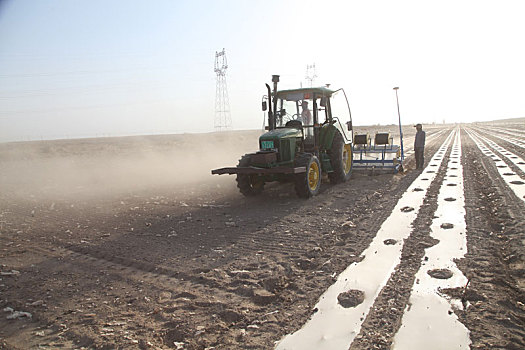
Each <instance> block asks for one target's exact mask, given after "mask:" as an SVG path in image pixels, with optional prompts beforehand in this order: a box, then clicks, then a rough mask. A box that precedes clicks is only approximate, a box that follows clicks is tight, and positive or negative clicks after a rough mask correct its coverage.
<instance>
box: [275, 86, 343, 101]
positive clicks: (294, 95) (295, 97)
mask: <svg viewBox="0 0 525 350" xmlns="http://www.w3.org/2000/svg"><path fill="white" fill-rule="evenodd" d="M334 92H335V90H330V89H328V88H326V87H311V88H302V89H291V90H281V91H277V97H278V98H282V99H284V100H287V101H299V100H305V99H312V98H313V95H314V94H315V95H316V97H323V96H325V97H330V96H332V94H333V93H334Z"/></svg>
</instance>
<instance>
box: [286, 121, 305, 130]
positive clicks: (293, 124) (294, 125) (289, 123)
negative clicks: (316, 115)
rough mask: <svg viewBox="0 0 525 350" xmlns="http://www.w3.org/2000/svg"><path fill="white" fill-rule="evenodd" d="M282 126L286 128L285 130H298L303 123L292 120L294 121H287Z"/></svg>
mask: <svg viewBox="0 0 525 350" xmlns="http://www.w3.org/2000/svg"><path fill="white" fill-rule="evenodd" d="M284 126H285V127H287V128H297V129H300V128H301V127H302V126H303V123H302V122H301V121H300V120H297V119H294V120H289V121H287V122H286V124H285V125H284Z"/></svg>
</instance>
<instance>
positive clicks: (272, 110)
mask: <svg viewBox="0 0 525 350" xmlns="http://www.w3.org/2000/svg"><path fill="white" fill-rule="evenodd" d="M272 82H273V95H272V92H271V91H270V85H268V84H266V88H267V89H268V99H269V100H270V101H269V102H270V107H269V110H268V127H269V129H270V130H273V129H275V114H276V113H277V99H276V98H275V97H276V96H277V83H278V82H279V76H278V75H272Z"/></svg>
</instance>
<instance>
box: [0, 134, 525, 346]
mask: <svg viewBox="0 0 525 350" xmlns="http://www.w3.org/2000/svg"><path fill="white" fill-rule="evenodd" d="M371 129H372V128H370V130H371ZM411 129H413V128H408V127H407V130H406V131H405V136H406V138H405V147H407V148H409V147H410V143H412V142H413V134H414V131H413V130H411ZM442 129H446V131H445V132H442V133H440V134H437V132H438V131H440V130H442ZM451 130H452V126H442V127H435V128H426V131H427V135H428V136H427V138H429V136H430V135H432V134H436V135H438V136H436V137H434V138H430V139H429V141H428V142H427V146H426V148H425V156H426V157H427V159H430V157H431V156H432V155H433V154H434V153H435V152H436V150H437V149H438V148H439V147H440V146H441V144H442V143H443V141H444V140H445V138H446V137H447V136H448V134H449V132H450V131H451ZM394 131H395V128H393V130H392V132H394ZM259 134H260V133H259V132H232V133H222V134H203V135H173V136H157V137H153V136H152V137H143V138H118V139H92V140H89V139H86V140H65V141H42V142H31V143H9V144H0V188H1V190H0V263H1V267H0V271H1V272H2V276H0V278H1V280H0V307H1V309H2V310H3V311H1V312H2V314H0V316H1V317H0V348H5V349H29V348H50V349H53V348H94V349H116V348H119V349H133V348H137V349H271V348H273V347H274V344H275V342H277V341H279V340H280V339H281V338H282V337H283V336H284V335H286V334H287V333H290V332H293V331H295V330H297V329H299V328H300V327H301V326H302V325H303V324H304V323H305V322H306V321H307V320H308V318H309V317H310V316H311V315H312V313H314V312H315V304H316V302H317V300H318V298H319V296H320V295H321V294H322V293H323V292H324V291H325V290H326V289H327V287H328V286H330V285H331V284H332V283H333V282H334V280H335V278H336V276H337V275H338V274H339V273H340V272H341V271H343V270H344V269H345V268H346V267H347V266H348V265H349V264H351V263H353V262H356V261H359V260H360V259H361V258H360V256H361V253H362V252H363V250H364V249H365V248H366V247H367V246H368V245H369V243H370V242H371V240H372V239H373V237H374V235H375V233H376V232H377V230H378V229H379V227H380V226H381V224H382V222H383V221H384V220H385V219H386V218H387V217H388V216H389V215H390V213H391V211H392V210H393V208H394V206H395V204H396V202H397V200H398V199H399V198H400V197H401V195H402V194H403V193H404V192H405V191H406V189H407V188H408V186H409V185H410V184H411V182H412V181H413V180H414V179H415V177H417V176H418V175H419V172H416V171H414V170H413V167H414V160H413V156H411V157H409V158H408V159H407V160H406V162H405V170H406V171H405V173H403V174H387V173H386V174H383V173H380V172H377V171H376V172H368V171H365V172H354V174H353V176H352V178H351V180H350V181H349V182H347V183H344V184H340V185H330V184H329V183H328V181H326V182H325V183H323V186H322V190H321V193H320V194H319V195H318V196H316V197H314V198H311V199H309V200H304V199H300V198H297V196H296V195H295V193H294V189H293V185H291V184H278V183H276V184H267V185H266V188H265V191H264V192H263V194H262V195H260V196H258V197H254V198H246V197H243V196H242V195H241V194H240V193H239V192H238V191H237V188H236V183H235V178H234V177H233V176H232V177H228V176H220V177H219V176H215V177H214V176H211V175H209V172H210V170H211V169H213V168H216V167H221V166H229V165H235V164H236V162H237V159H238V158H240V156H241V155H242V154H243V153H246V152H250V151H253V150H255V149H256V147H257V137H258V135H259ZM494 141H496V142H498V143H500V144H501V145H502V146H504V147H508V149H511V147H512V151H513V152H515V153H516V154H519V155H520V156H521V157H525V151H524V149H523V148H519V147H514V146H513V145H510V144H506V143H504V142H502V141H501V140H498V139H494ZM407 143H408V145H407ZM462 152H463V159H462V163H463V167H464V174H465V179H466V181H465V186H466V189H465V197H466V212H467V215H466V222H467V241H468V253H467V254H466V256H465V258H464V259H461V260H460V261H458V266H459V267H460V269H461V270H462V271H463V273H464V274H465V276H467V278H468V279H469V283H468V285H467V286H465V288H462V289H461V290H449V291H443V293H445V294H450V295H453V296H456V297H461V298H462V300H464V302H465V303H466V305H467V304H468V307H467V308H466V309H465V310H452V311H453V312H456V313H457V315H458V317H459V319H460V321H461V322H463V323H464V324H465V325H466V327H467V328H468V329H469V330H470V332H471V333H470V337H471V341H472V345H471V347H472V348H473V349H487V348H491V349H492V348H495V349H500V348H501V349H523V348H525V327H524V326H525V294H524V290H525V278H524V250H523V245H524V243H525V220H524V217H525V205H524V201H523V200H521V199H519V198H517V197H516V196H515V195H514V194H513V193H512V192H511V191H510V190H509V189H508V187H507V186H506V185H505V183H504V182H503V180H502V179H501V177H500V175H499V174H498V172H497V169H496V167H495V164H494V162H493V161H492V160H490V159H489V158H488V157H486V156H484V155H483V154H482V153H481V152H480V150H479V149H478V148H477V147H476V145H475V144H474V143H473V142H472V140H471V139H470V137H469V136H468V135H467V134H466V133H462ZM448 156H449V152H447V154H446V155H445V160H446V159H447V158H448ZM443 163H444V164H445V163H446V162H443ZM516 170H518V169H516ZM443 176H444V169H443V166H442V167H441V168H440V169H439V170H438V176H437V178H436V180H435V182H434V183H433V184H432V186H431V188H430V190H429V192H428V193H427V196H426V199H425V204H424V206H423V208H422V209H421V211H420V212H419V215H418V217H417V219H416V220H415V222H414V223H413V225H414V227H416V228H417V230H415V233H414V234H413V235H412V236H411V237H410V238H409V239H407V241H406V242H405V245H404V250H403V257H402V261H401V264H400V266H399V267H398V269H397V270H396V273H395V274H394V275H393V277H392V278H391V280H390V282H389V283H388V284H387V286H386V287H385V288H384V290H383V291H382V292H381V294H380V296H379V298H378V299H377V300H376V303H375V304H374V306H373V308H372V310H371V312H370V314H369V315H368V317H367V318H366V319H365V320H364V324H363V328H362V330H361V333H360V334H359V336H358V337H357V338H356V340H355V341H354V343H353V344H352V348H353V349H371V348H377V349H387V348H389V347H390V346H391V344H392V337H393V335H394V334H395V332H396V331H397V329H398V328H399V326H400V323H401V317H402V314H403V310H404V309H405V307H406V305H407V302H408V297H409V295H410V289H411V287H412V285H413V283H414V275H415V272H416V271H417V270H418V268H419V266H420V263H421V258H422V257H423V256H424V249H425V247H428V246H431V245H433V244H435V242H433V239H431V238H430V237H429V230H430V229H429V226H430V224H431V221H432V217H433V215H434V211H435V208H436V206H437V204H436V197H437V193H438V191H439V186H440V185H441V182H442V181H443ZM521 176H522V178H525V174H521ZM524 186H525V185H524ZM16 311H20V312H25V313H27V314H18V315H19V317H14V318H13V319H8V318H7V317H10V316H13V315H15V316H16V314H15V312H16ZM444 336H446V335H444Z"/></svg>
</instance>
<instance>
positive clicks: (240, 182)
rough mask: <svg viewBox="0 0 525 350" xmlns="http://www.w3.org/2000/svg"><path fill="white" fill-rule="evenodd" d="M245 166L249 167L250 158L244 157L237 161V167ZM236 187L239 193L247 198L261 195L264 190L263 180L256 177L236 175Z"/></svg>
mask: <svg viewBox="0 0 525 350" xmlns="http://www.w3.org/2000/svg"><path fill="white" fill-rule="evenodd" d="M247 166H250V156H249V155H244V156H242V158H241V159H240V160H239V165H238V167H247ZM237 187H238V188H239V191H240V192H241V193H242V194H243V195H245V196H247V197H252V196H257V195H258V194H261V192H262V191H263V189H264V180H262V179H261V178H260V177H259V176H258V175H253V174H250V175H248V174H237Z"/></svg>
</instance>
